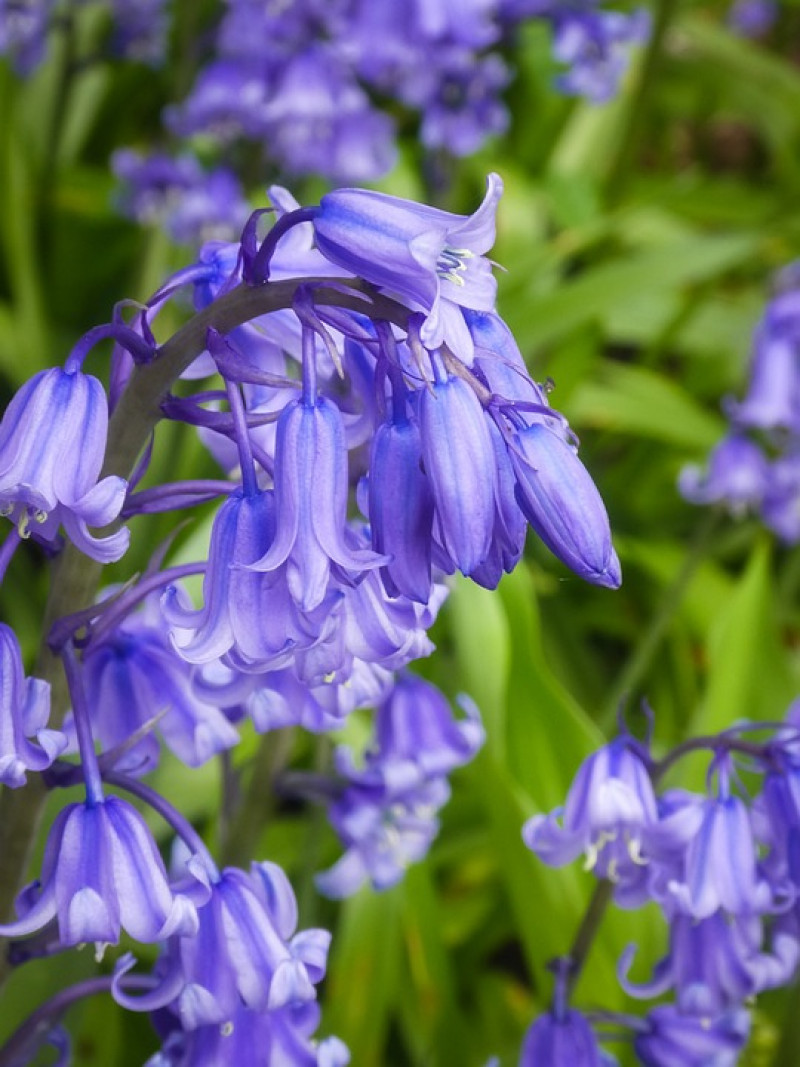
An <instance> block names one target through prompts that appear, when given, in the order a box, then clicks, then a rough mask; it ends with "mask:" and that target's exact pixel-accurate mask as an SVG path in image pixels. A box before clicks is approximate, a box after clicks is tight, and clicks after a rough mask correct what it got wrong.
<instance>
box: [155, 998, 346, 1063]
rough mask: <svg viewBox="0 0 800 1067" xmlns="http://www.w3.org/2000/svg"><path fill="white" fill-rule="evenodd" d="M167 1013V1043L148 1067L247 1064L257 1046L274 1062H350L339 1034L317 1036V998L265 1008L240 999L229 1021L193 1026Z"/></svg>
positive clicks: (263, 1056)
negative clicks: (317, 1038) (185, 1027)
mask: <svg viewBox="0 0 800 1067" xmlns="http://www.w3.org/2000/svg"><path fill="white" fill-rule="evenodd" d="M169 1019H170V1024H169V1025H170V1030H169V1033H168V1035H167V1036H166V1039H165V1041H164V1045H163V1047H162V1048H161V1050H160V1051H159V1052H157V1053H156V1055H155V1056H153V1057H151V1058H150V1059H149V1060H148V1061H147V1063H146V1064H145V1067H220V1064H224V1063H231V1064H233V1063H235V1064H241V1065H242V1067H245V1065H248V1064H250V1063H253V1062H254V1061H253V1055H254V1050H256V1049H257V1050H258V1055H259V1057H260V1058H259V1063H260V1064H261V1063H263V1064H274V1065H275V1067H279V1065H281V1067H346V1065H347V1064H348V1063H349V1062H350V1053H349V1052H348V1050H347V1048H346V1046H345V1045H344V1044H343V1043H342V1042H341V1041H340V1040H339V1039H338V1038H336V1037H328V1038H324V1039H323V1040H322V1041H320V1042H317V1041H315V1040H313V1034H314V1031H315V1030H316V1029H317V1027H318V1026H319V1019H320V1010H319V1007H318V1006H317V1005H316V1004H313V1003H312V1004H299V1005H287V1006H286V1007H284V1008H278V1009H274V1010H271V1011H266V1012H257V1011H252V1010H251V1009H249V1008H246V1007H244V1006H243V1005H238V1006H237V1008H236V1009H235V1012H234V1014H233V1016H232V1017H231V1019H230V1020H228V1021H227V1023H226V1024H225V1025H223V1026H220V1025H218V1024H216V1025H208V1026H200V1027H198V1028H197V1029H195V1030H182V1029H180V1028H179V1027H180V1023H179V1020H178V1019H177V1018H176V1017H175V1016H170V1017H169ZM161 1023H162V1026H163V1019H162V1020H161Z"/></svg>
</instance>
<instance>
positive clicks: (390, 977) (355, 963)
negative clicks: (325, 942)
mask: <svg viewBox="0 0 800 1067" xmlns="http://www.w3.org/2000/svg"><path fill="white" fill-rule="evenodd" d="M402 892H403V890H402V887H400V886H398V887H395V888H394V889H390V890H388V891H387V892H384V893H375V892H374V891H373V890H371V889H369V888H364V889H362V890H361V891H360V892H358V893H356V895H355V896H353V897H351V898H350V899H349V900H347V901H345V902H344V904H343V905H342V915H341V921H340V923H339V926H338V928H337V931H336V937H335V938H334V940H333V945H332V948H331V956H330V963H329V966H328V978H327V990H326V1003H327V1004H328V1006H329V1007H328V1011H327V1013H326V1016H325V1018H324V1021H323V1028H322V1029H323V1032H324V1033H326V1034H329V1033H333V1034H336V1035H337V1037H340V1038H341V1039H342V1041H344V1043H345V1044H346V1045H347V1046H348V1048H349V1049H350V1054H351V1058H352V1062H353V1063H354V1064H356V1063H357V1064H359V1065H361V1067H383V1064H384V1051H383V1050H384V1045H385V1041H386V1034H387V1031H388V1027H389V1018H390V1014H391V1012H392V1010H393V1009H394V1006H395V1002H396V998H397V980H398V967H397V958H398V953H399V952H400V951H401V945H402V942H401V902H402Z"/></svg>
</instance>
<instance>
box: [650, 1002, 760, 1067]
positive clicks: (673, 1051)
mask: <svg viewBox="0 0 800 1067" xmlns="http://www.w3.org/2000/svg"><path fill="white" fill-rule="evenodd" d="M645 1026H646V1029H644V1030H643V1031H642V1032H640V1033H638V1034H636V1035H635V1036H634V1040H633V1047H634V1051H635V1052H636V1055H637V1056H638V1057H639V1061H640V1063H641V1064H642V1065H643V1067H736V1064H737V1063H738V1062H739V1053H740V1052H741V1051H742V1050H743V1049H744V1046H745V1045H746V1044H747V1039H748V1037H749V1035H750V1015H749V1013H748V1012H747V1011H745V1010H744V1008H736V1009H734V1010H732V1011H730V1012H727V1013H725V1014H724V1015H720V1016H717V1017H715V1018H710V1019H709V1018H702V1019H701V1018H698V1017H697V1016H693V1015H683V1014H681V1013H680V1012H679V1011H678V1010H677V1008H676V1007H674V1005H672V1004H662V1005H660V1006H659V1007H657V1008H653V1009H652V1011H651V1012H650V1013H649V1014H648V1015H647V1017H646V1019H645Z"/></svg>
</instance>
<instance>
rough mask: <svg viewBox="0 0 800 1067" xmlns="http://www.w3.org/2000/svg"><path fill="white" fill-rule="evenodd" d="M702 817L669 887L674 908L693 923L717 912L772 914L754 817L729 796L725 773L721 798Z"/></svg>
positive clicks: (725, 773) (709, 804)
mask: <svg viewBox="0 0 800 1067" xmlns="http://www.w3.org/2000/svg"><path fill="white" fill-rule="evenodd" d="M701 811H702V817H701V819H700V825H699V827H698V829H697V832H696V833H695V834H694V835H693V836H692V838H691V839H690V841H689V844H688V848H687V850H686V855H685V865H684V872H683V875H682V877H681V878H680V879H678V880H676V881H674V882H673V883H672V884H671V885H670V886H669V887H668V888H669V890H670V892H671V893H672V895H673V898H674V899H675V901H676V903H677V904H678V905H679V907H681V909H683V910H686V911H688V912H689V913H690V914H691V915H693V916H694V918H695V919H705V918H708V917H709V916H710V915H713V914H714V912H715V911H717V910H718V909H719V908H723V909H724V910H725V911H726V912H729V913H730V914H732V915H742V916H746V915H754V914H760V913H763V912H765V911H768V910H770V909H771V907H772V892H771V890H770V886H769V884H768V883H767V882H765V881H764V880H763V879H762V878H761V877H760V875H759V872H758V868H757V846H756V841H755V838H754V834H753V827H752V823H751V821H750V813H749V811H748V809H747V806H746V804H745V803H744V801H743V800H742V799H741V798H740V797H737V796H736V795H735V794H733V793H731V792H730V789H729V786H728V771H727V768H725V767H721V768H720V794H719V795H718V796H716V797H708V798H706V799H705V801H704V802H703V804H702V809H701Z"/></svg>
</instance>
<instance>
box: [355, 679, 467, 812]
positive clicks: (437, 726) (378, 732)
mask: <svg viewBox="0 0 800 1067" xmlns="http://www.w3.org/2000/svg"><path fill="white" fill-rule="evenodd" d="M460 704H461V707H462V708H463V710H464V711H465V712H466V718H464V719H461V720H457V719H456V718H455V717H454V715H453V712H452V710H451V708H450V705H449V703H448V701H447V700H446V698H445V696H444V694H443V693H442V692H441V691H440V690H439V689H437V688H436V686H435V685H432V684H431V683H430V682H426V681H425V680H424V679H422V678H418V677H417V676H416V675H413V674H410V673H408V672H402V673H401V674H399V675H398V677H397V679H396V681H395V684H394V686H393V688H392V689H391V691H390V692H389V693H388V695H387V696H386V698H385V699H384V700H383V701H382V702H381V704H380V706H379V708H378V709H377V712H376V715H375V740H374V743H373V744H372V745H371V746H370V748H369V749H368V750H367V753H366V759H365V763H364V767H363V769H357V768H356V765H355V762H354V760H353V755H352V750H351V749H350V748H349V747H348V746H345V745H341V746H339V748H338V749H337V750H336V767H337V770H338V771H339V773H340V774H341V775H343V776H344V777H345V778H347V779H348V780H349V781H350V782H353V783H358V784H359V785H364V786H371V787H383V788H384V789H385V790H386V792H387V795H397V794H402V793H403V792H404V791H405V790H408V789H410V788H415V787H416V786H418V785H419V784H420V783H421V782H424V781H425V780H426V779H432V778H437V777H439V776H441V775H444V774H449V773H450V771H452V770H455V768H456V767H461V766H463V765H464V764H466V763H469V762H470V760H472V759H473V757H474V756H475V754H476V752H477V751H478V750H479V749H480V747H481V745H482V744H483V742H484V738H485V732H484V729H483V725H482V723H481V719H480V713H479V712H478V709H477V707H476V706H475V705H474V704H473V703H472V702H471V701H470V700H469V698H467V697H465V696H462V697H461V698H460Z"/></svg>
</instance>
